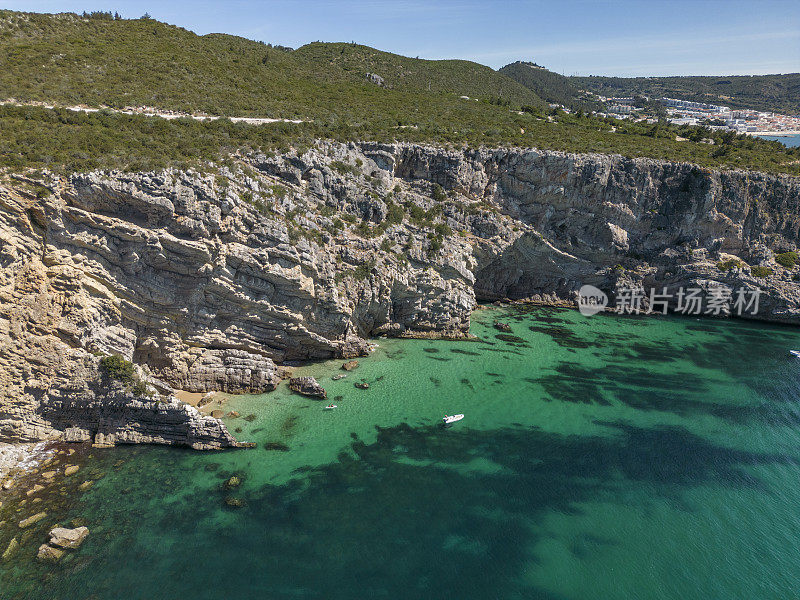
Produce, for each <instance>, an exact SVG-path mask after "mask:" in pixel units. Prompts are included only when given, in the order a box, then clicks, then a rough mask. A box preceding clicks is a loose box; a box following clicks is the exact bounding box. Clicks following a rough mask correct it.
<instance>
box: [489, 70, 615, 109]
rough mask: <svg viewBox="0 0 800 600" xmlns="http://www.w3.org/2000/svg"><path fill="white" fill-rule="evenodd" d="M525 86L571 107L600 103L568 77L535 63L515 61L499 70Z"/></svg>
mask: <svg viewBox="0 0 800 600" xmlns="http://www.w3.org/2000/svg"><path fill="white" fill-rule="evenodd" d="M499 72H500V73H503V74H504V75H507V76H508V77H510V78H511V79H513V80H514V81H516V82H518V83H520V84H521V85H523V86H525V87H526V88H528V89H529V90H531V91H532V92H534V93H535V94H537V95H538V96H540V97H541V98H542V99H543V100H545V101H546V102H551V103H555V104H562V105H564V106H570V107H573V108H582V109H590V110H591V109H598V108H600V103H599V102H597V101H596V100H594V99H593V96H592V94H587V93H586V92H585V91H583V90H581V89H580V88H579V87H578V86H577V85H575V82H573V81H572V80H571V79H570V78H569V77H565V76H564V75H561V74H559V73H554V72H553V71H549V70H548V69H545V68H544V67H541V66H539V65H537V64H535V63H531V62H524V61H517V62H513V63H511V64H508V65H506V66H505V67H503V68H501V69H500V70H499Z"/></svg>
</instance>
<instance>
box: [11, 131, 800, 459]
mask: <svg viewBox="0 0 800 600" xmlns="http://www.w3.org/2000/svg"><path fill="white" fill-rule="evenodd" d="M799 230H800V179H798V178H792V177H789V176H779V175H766V174H762V173H754V172H747V171H729V172H712V171H708V170H704V169H701V168H699V167H697V166H695V165H691V164H685V163H669V162H664V161H657V160H650V159H628V158H624V157H621V156H606V155H599V154H587V155H571V154H564V153H559V152H543V151H537V150H533V149H504V148H501V149H494V150H490V149H478V150H470V149H461V150H448V149H444V148H438V147H433V146H420V145H412V144H376V143H350V144H338V143H332V142H327V141H320V142H318V143H317V144H316V145H315V146H314V147H313V148H311V149H308V150H304V151H302V152H300V153H298V152H296V151H290V152H287V153H285V154H278V155H264V154H253V155H248V156H233V157H230V159H228V160H226V161H223V162H221V163H220V164H217V165H209V166H208V169H207V170H206V171H204V172H200V171H197V170H175V169H171V170H166V171H163V172H158V173H122V172H101V171H97V172H93V173H85V174H73V175H70V176H68V177H56V176H53V175H52V174H48V173H38V174H34V173H26V174H18V175H15V176H13V177H6V178H5V179H3V180H0V239H2V241H3V246H2V250H1V251H0V347H1V348H2V350H1V351H0V378H2V383H3V385H2V386H0V440H6V441H14V442H34V441H38V440H62V441H91V442H92V443H94V444H95V445H99V446H109V445H114V444H117V443H160V444H178V445H186V446H190V447H193V448H196V449H216V448H225V447H235V446H237V445H238V442H237V441H236V440H235V439H234V438H233V437H232V436H231V435H230V433H229V432H228V431H227V429H226V428H225V425H224V424H223V423H222V422H221V421H220V420H219V419H218V418H215V417H214V416H204V415H202V414H201V413H200V412H199V411H197V410H196V409H195V408H194V407H191V406H188V405H186V404H184V403H181V402H180V401H178V400H177V399H176V398H175V397H174V393H173V389H181V390H185V391H187V392H202V393H206V392H209V391H215V390H218V391H223V392H228V393H242V392H264V391H269V390H272V389H274V388H275V387H276V386H277V385H278V384H279V383H280V382H281V381H282V380H283V379H286V378H287V377H289V374H290V372H289V370H288V369H287V368H286V365H288V364H291V363H294V362H297V361H308V360H318V359H327V358H343V359H348V358H355V357H358V356H362V355H364V354H366V353H367V352H368V351H369V343H368V342H367V339H368V338H370V337H372V336H380V335H388V336H397V337H408V338H427V339H435V338H443V339H468V338H469V323H470V314H471V311H472V310H473V309H474V308H475V306H476V305H477V302H479V301H484V302H486V301H489V302H491V301H496V300H508V301H512V302H516V301H526V302H534V303H540V304H547V305H554V306H567V305H568V306H573V307H574V306H575V302H576V298H577V293H578V289H579V288H580V287H581V286H582V285H584V284H591V285H594V286H596V287H597V288H599V289H601V290H604V291H605V292H607V293H608V295H609V298H610V301H611V302H612V303H613V300H614V298H615V296H617V295H618V294H619V293H620V290H623V289H624V288H627V287H641V288H644V289H651V288H657V289H659V290H661V289H664V288H666V289H668V290H670V291H675V290H677V289H679V288H686V287H694V288H698V289H700V290H701V294H702V296H703V297H706V298H707V297H710V296H711V295H713V294H714V293H716V292H717V291H719V290H723V291H727V292H732V291H733V290H735V289H740V288H741V289H744V290H750V291H752V290H755V289H759V290H761V293H762V296H761V307H760V312H759V313H758V314H757V315H754V316H753V318H757V319H762V320H766V321H774V322H783V323H789V324H798V323H800V288H799V287H798V280H800V270H799V268H798V257H797V250H798V244H799V243H800V239H798V231H799ZM643 308H647V299H645V301H644V303H643ZM676 308H677V306H676V304H675V302H674V301H673V302H672V303H671V304H670V306H669V309H670V310H673V311H674V310H675V309H676ZM730 314H731V312H730V310H727V311H722V313H721V316H728V315H730ZM745 316H747V315H745ZM109 357H118V358H116V359H114V360H116V361H117V362H116V363H115V365H116V366H115V368H116V369H117V370H121V371H122V372H121V375H122V376H124V377H123V379H124V380H121V379H119V378H118V377H119V376H120V373H116V375H113V374H112V375H113V376H112V375H109V371H108V370H107V369H105V367H104V365H105V364H106V362H107V361H108V360H109ZM128 364H130V365H131V366H130V367H128V366H127V365H128ZM115 377H117V378H115Z"/></svg>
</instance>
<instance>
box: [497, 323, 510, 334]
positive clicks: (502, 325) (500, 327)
mask: <svg viewBox="0 0 800 600" xmlns="http://www.w3.org/2000/svg"><path fill="white" fill-rule="evenodd" d="M494 328H495V329H497V330H498V331H502V332H504V333H511V325H509V324H508V323H501V322H500V321H495V322H494Z"/></svg>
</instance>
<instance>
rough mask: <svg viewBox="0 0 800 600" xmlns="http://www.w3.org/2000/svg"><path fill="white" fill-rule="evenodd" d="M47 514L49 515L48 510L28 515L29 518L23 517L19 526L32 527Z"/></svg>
mask: <svg viewBox="0 0 800 600" xmlns="http://www.w3.org/2000/svg"><path fill="white" fill-rule="evenodd" d="M46 516H47V513H46V512H40V513H36V514H35V515H32V516H30V517H28V518H27V519H22V521H20V522H19V528H20V529H25V528H26V527H30V526H31V525H33V524H34V523H38V522H39V521H41V520H42V519H44V518H45V517H46Z"/></svg>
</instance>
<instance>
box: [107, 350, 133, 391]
mask: <svg viewBox="0 0 800 600" xmlns="http://www.w3.org/2000/svg"><path fill="white" fill-rule="evenodd" d="M100 370H101V371H103V373H104V374H105V375H106V376H107V377H109V378H111V379H114V380H116V381H119V382H120V383H124V384H126V385H127V384H130V383H132V382H133V380H134V376H135V371H134V369H133V363H132V362H130V361H128V360H125V359H124V358H122V357H121V356H120V355H119V354H112V355H111V356H104V357H103V358H101V359H100Z"/></svg>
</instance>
